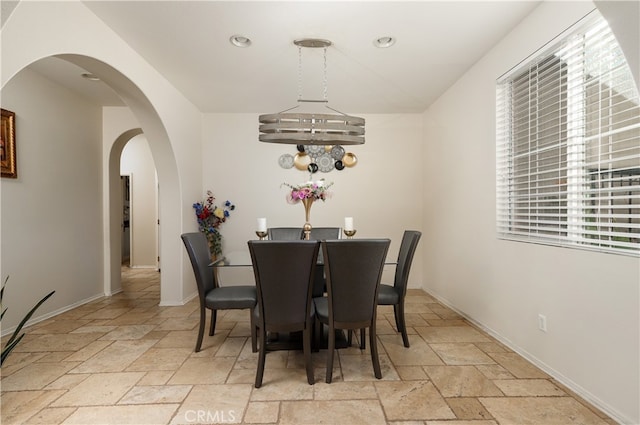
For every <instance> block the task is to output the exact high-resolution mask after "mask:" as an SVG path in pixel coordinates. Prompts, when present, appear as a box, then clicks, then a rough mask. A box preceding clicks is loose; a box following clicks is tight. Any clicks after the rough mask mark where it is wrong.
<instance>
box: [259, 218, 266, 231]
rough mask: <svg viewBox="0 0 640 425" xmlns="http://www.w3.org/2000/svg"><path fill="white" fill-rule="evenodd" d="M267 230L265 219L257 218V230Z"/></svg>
mask: <svg viewBox="0 0 640 425" xmlns="http://www.w3.org/2000/svg"><path fill="white" fill-rule="evenodd" d="M266 231H267V219H266V218H259V219H258V232H266Z"/></svg>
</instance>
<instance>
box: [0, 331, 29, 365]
mask: <svg viewBox="0 0 640 425" xmlns="http://www.w3.org/2000/svg"><path fill="white" fill-rule="evenodd" d="M23 336H24V334H22V335H20V336H19V337H18V338H17V339H16V340H15V341H13V342H12V343H11V344H9V343H7V345H5V347H4V348H3V349H2V357H1V358H0V366H2V364H3V363H4V361H5V359H6V358H7V356H8V355H9V353H10V352H11V351H12V350H13V349H14V348H15V347H16V345H18V343H19V342H20V341H21V340H22V337H23Z"/></svg>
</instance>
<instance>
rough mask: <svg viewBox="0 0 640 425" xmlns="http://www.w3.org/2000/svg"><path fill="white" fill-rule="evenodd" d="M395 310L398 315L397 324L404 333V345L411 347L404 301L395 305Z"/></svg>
mask: <svg viewBox="0 0 640 425" xmlns="http://www.w3.org/2000/svg"><path fill="white" fill-rule="evenodd" d="M393 312H394V314H395V316H396V326H397V327H398V331H399V332H400V333H401V334H402V342H403V343H404V346H405V347H407V348H409V335H407V324H406V323H405V321H404V302H400V304H396V305H394V306H393Z"/></svg>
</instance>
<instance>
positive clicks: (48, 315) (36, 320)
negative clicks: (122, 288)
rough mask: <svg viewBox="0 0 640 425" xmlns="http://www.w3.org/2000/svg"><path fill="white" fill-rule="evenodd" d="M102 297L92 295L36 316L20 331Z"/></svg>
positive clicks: (7, 330)
mask: <svg viewBox="0 0 640 425" xmlns="http://www.w3.org/2000/svg"><path fill="white" fill-rule="evenodd" d="M104 296H105V295H104V294H99V295H94V296H92V297H89V298H85V299H84V300H81V301H78V302H75V303H73V304H70V305H67V306H64V307H62V308H59V309H57V310H54V311H51V312H49V313H46V314H43V315H42V316H38V317H36V318H32V319H30V320H29V321H28V322H27V323H26V324H25V325H24V327H23V328H22V329H26V328H28V327H29V326H33V325H35V324H36V323H40V322H42V321H43V320H47V319H50V318H52V317H54V316H57V315H59V314H62V313H65V312H67V311H69V310H73V309H74V308H76V307H80V306H82V305H85V304H87V303H90V302H91V301H95V300H97V299H99V298H103V297H104ZM25 314H26V313H25ZM17 328H18V325H16V326H13V327H11V328H9V329H2V333H1V334H0V336H2V337H4V336H5V335H9V334H11V333H13V331H15V330H16V329H17Z"/></svg>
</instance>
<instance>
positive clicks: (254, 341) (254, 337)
mask: <svg viewBox="0 0 640 425" xmlns="http://www.w3.org/2000/svg"><path fill="white" fill-rule="evenodd" d="M249 326H251V352H252V353H257V352H258V327H257V326H256V323H255V320H254V318H253V309H249Z"/></svg>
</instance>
